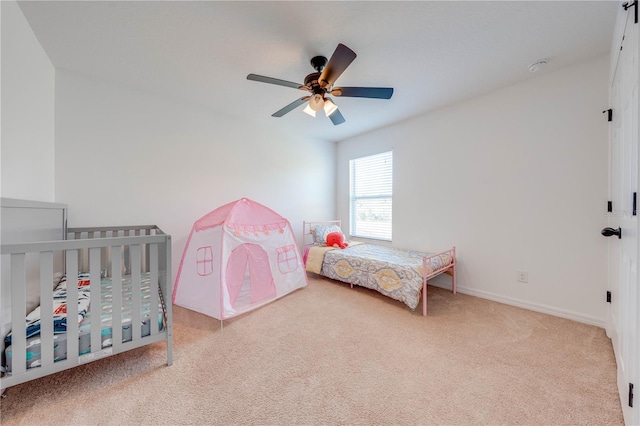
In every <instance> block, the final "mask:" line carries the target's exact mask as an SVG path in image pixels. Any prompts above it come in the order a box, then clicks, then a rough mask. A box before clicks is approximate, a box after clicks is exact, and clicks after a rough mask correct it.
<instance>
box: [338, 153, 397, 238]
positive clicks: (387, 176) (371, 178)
mask: <svg viewBox="0 0 640 426" xmlns="http://www.w3.org/2000/svg"><path fill="white" fill-rule="evenodd" d="M349 187H350V188H349V196H350V201H349V213H350V216H351V220H350V221H349V222H350V224H349V225H350V229H349V233H350V234H351V236H354V237H362V238H373V239H377V240H386V241H391V225H392V220H391V219H392V215H391V213H392V210H393V209H392V207H393V151H388V152H383V153H381V154H376V155H371V156H368V157H362V158H356V159H354V160H350V161H349Z"/></svg>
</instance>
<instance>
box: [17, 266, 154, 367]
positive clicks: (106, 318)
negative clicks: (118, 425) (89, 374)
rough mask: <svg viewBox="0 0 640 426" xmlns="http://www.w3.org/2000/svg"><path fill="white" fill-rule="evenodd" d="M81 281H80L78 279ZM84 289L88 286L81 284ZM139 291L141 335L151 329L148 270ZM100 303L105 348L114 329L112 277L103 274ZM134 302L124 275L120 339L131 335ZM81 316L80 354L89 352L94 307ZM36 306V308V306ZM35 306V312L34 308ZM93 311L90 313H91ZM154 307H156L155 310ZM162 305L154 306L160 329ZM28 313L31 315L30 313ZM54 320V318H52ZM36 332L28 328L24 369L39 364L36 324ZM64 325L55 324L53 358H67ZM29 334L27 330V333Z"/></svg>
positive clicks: (125, 339)
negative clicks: (25, 366)
mask: <svg viewBox="0 0 640 426" xmlns="http://www.w3.org/2000/svg"><path fill="white" fill-rule="evenodd" d="M79 285H80V282H79ZM84 288H85V289H87V288H88V287H86V286H85V287H84ZM140 293H141V305H142V311H141V313H140V318H141V324H140V327H141V335H142V337H144V336H148V335H149V334H150V332H151V320H152V316H151V306H150V297H151V287H150V277H149V274H148V273H146V274H143V275H142V277H141V283H140ZM100 294H101V306H100V310H99V311H100V319H99V320H100V321H101V324H102V326H101V340H102V348H103V349H104V348H108V347H110V346H111V345H112V343H113V341H112V333H113V315H112V314H113V309H112V306H113V305H112V297H111V295H112V282H111V278H103V279H102V280H101V291H100ZM132 305H133V302H132V297H131V277H130V276H128V277H125V278H123V279H122V325H121V326H122V342H123V343H124V342H128V341H130V340H131V339H132V334H133V332H132V314H133V306H132ZM88 308H89V309H87V310H86V311H85V312H84V314H83V317H82V318H81V319H80V324H79V330H78V344H79V355H83V354H86V353H89V352H91V319H92V317H94V318H95V316H96V310H95V308H93V309H92V307H91V306H89V307H88ZM36 310H37V308H36ZM36 310H34V312H35V311H36ZM92 311H93V314H92ZM154 311H155V310H154ZM162 312H163V311H162V305H160V304H159V305H158V309H157V313H158V315H157V317H155V315H154V318H157V321H158V328H159V329H160V330H162V329H163V314H162ZM30 316H31V317H33V315H31V314H30ZM54 323H55V321H54ZM37 328H38V332H37V333H33V332H31V333H30V335H29V337H28V338H27V357H26V363H27V369H29V368H34V367H39V366H40V361H41V349H40V343H41V341H40V333H39V326H38V327H37ZM32 329H33V327H32ZM65 329H66V328H64V329H62V328H60V327H58V326H55V327H54V333H55V334H54V339H53V346H54V355H53V356H54V361H61V360H63V359H66V358H67V335H66V333H65V332H64V330H65ZM28 334H29V333H28ZM6 341H7V347H6V348H5V364H6V365H5V369H6V371H7V372H11V365H12V361H13V357H12V350H11V346H10V340H8V339H7V340H6Z"/></svg>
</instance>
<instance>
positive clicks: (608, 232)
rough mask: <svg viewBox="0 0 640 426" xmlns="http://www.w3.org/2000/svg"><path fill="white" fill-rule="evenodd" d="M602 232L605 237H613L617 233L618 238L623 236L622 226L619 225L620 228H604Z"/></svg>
mask: <svg viewBox="0 0 640 426" xmlns="http://www.w3.org/2000/svg"><path fill="white" fill-rule="evenodd" d="M600 233H601V234H602V235H604V236H605V237H611V236H613V235H617V236H618V239H620V238H622V228H620V227H618V229H613V228H604V229H603V230H602V231H601V232H600Z"/></svg>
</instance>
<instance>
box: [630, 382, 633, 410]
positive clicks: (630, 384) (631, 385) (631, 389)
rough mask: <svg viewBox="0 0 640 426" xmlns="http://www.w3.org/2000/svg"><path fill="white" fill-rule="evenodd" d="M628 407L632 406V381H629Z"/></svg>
mask: <svg viewBox="0 0 640 426" xmlns="http://www.w3.org/2000/svg"><path fill="white" fill-rule="evenodd" d="M629 407H633V383H629Z"/></svg>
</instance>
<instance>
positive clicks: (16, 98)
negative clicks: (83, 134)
mask: <svg viewBox="0 0 640 426" xmlns="http://www.w3.org/2000/svg"><path fill="white" fill-rule="evenodd" d="M0 14H1V15H2V17H1V21H0V22H1V25H0V27H1V35H2V42H1V47H0V51H1V52H2V59H1V61H0V62H1V63H2V65H1V78H0V79H1V88H0V90H1V93H2V96H0V97H1V98H2V105H1V111H2V113H1V117H0V121H1V126H0V127H1V128H2V130H1V132H0V141H1V151H0V157H1V173H0V176H1V181H2V182H1V185H0V188H1V189H0V191H1V195H2V196H3V197H8V198H22V199H30V200H37V201H54V198H55V194H54V178H55V176H54V174H55V172H54V158H53V156H54V149H55V142H54V141H55V139H54V119H55V114H54V111H55V69H54V67H53V65H52V64H51V62H50V61H49V58H48V56H47V55H46V53H45V52H44V50H43V49H42V46H40V43H39V42H38V40H37V39H36V37H35V35H34V34H33V31H32V30H31V27H30V26H29V24H28V23H27V20H26V19H25V17H24V15H23V14H22V11H21V10H20V8H19V7H18V4H17V3H16V2H14V1H2V2H0Z"/></svg>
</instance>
